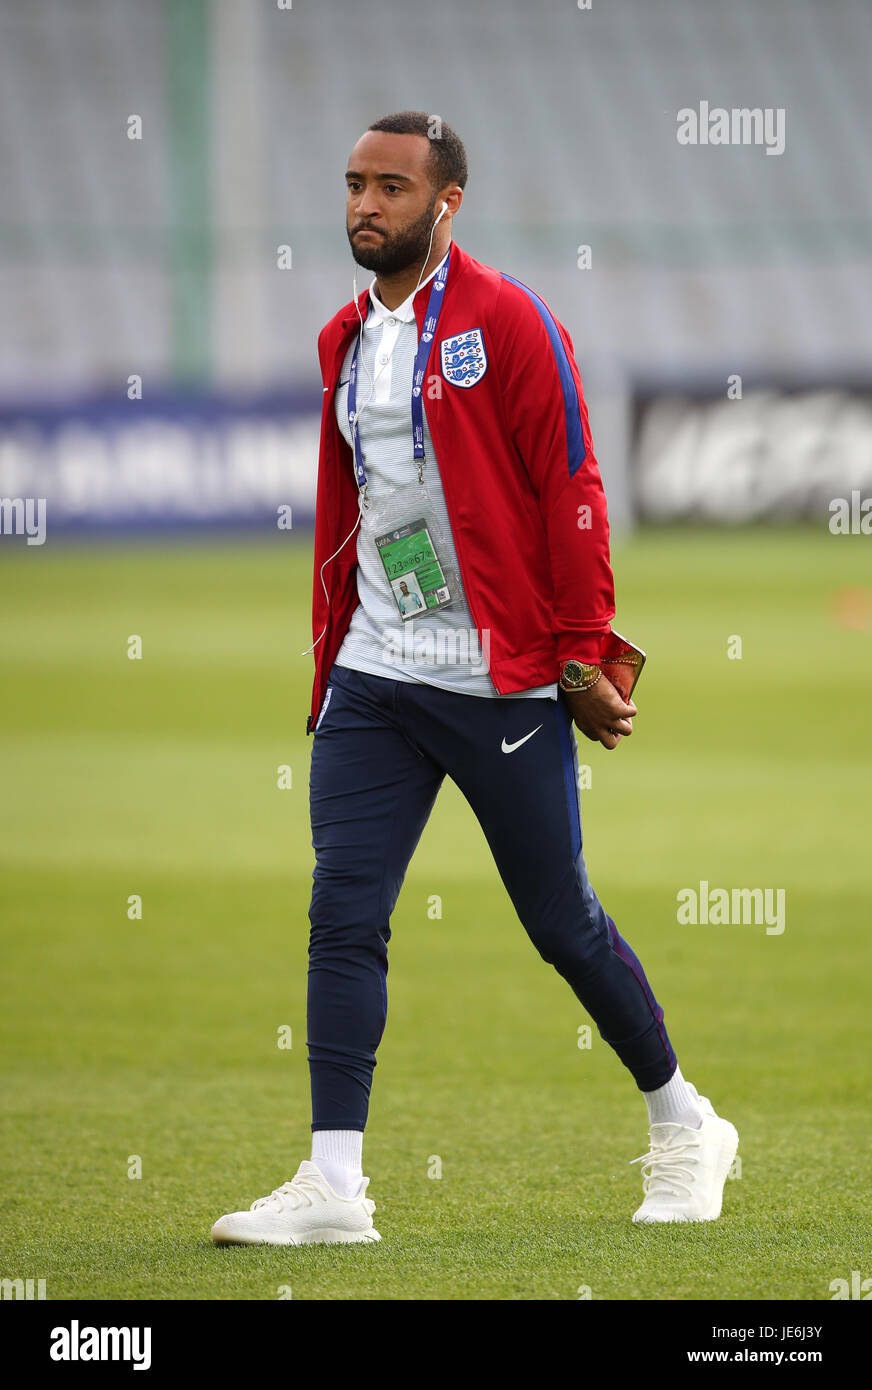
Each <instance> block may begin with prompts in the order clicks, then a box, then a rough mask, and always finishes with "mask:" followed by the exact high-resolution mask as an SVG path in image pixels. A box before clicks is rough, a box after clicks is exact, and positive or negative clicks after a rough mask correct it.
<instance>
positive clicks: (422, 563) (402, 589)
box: [374, 517, 452, 622]
mask: <svg viewBox="0 0 872 1390" xmlns="http://www.w3.org/2000/svg"><path fill="white" fill-rule="evenodd" d="M374 539H375V544H376V548H377V550H378V553H379V558H380V559H381V562H382V564H383V565H384V570H385V574H386V575H387V579H388V583H389V584H390V586H391V592H392V594H393V596H394V600H395V602H396V605H397V610H398V612H399V614H400V616H401V618H402V619H403V621H404V622H405V620H406V619H407V618H414V617H415V615H416V614H418V613H426V612H428V611H430V610H432V609H434V608H441V607H443V606H444V605H445V604H447V603H450V602H451V600H452V594H451V590H450V588H449V585H448V582H447V580H446V577H445V573H444V571H443V569H442V566H441V564H440V563H439V557H438V555H437V554H436V547H435V545H434V544H433V540H432V538H431V535H430V528H429V527H428V525H427V522H426V520H425V519H424V518H423V517H418V518H417V520H415V521H407V522H404V524H403V525H402V526H399V527H397V528H395V529H394V530H393V531H385V532H384V533H383V534H382V535H380V536H375V537H374Z"/></svg>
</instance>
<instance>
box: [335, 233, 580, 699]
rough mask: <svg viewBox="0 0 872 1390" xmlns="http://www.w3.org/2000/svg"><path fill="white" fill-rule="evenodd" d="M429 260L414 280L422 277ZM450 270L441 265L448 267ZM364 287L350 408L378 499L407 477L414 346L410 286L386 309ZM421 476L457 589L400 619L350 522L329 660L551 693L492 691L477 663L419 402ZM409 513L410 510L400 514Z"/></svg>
mask: <svg viewBox="0 0 872 1390" xmlns="http://www.w3.org/2000/svg"><path fill="white" fill-rule="evenodd" d="M443 263H444V260H443V261H442V262H440V265H441V264H443ZM438 269H439V266H436V268H435V269H434V271H433V273H432V274H431V275H428V277H427V279H426V280H424V281H422V285H421V286H419V289H420V288H422V287H423V286H424V285H427V284H429V282H430V281H431V280H432V279H433V276H434V275H435V274H436V271H437V270H438ZM449 273H450V272H449ZM375 285H376V281H375V280H373V282H372V284H371V285H370V287H369V308H368V313H367V317H366V321H365V324H364V328H363V340H362V342H361V346H360V354H359V356H358V361H357V409H358V412H360V419H359V424H358V429H359V437H360V446H361V449H362V451H363V461H364V466H365V468H366V479H367V497H368V499H369V500H370V501H371V502H378V501H379V500H380V499H381V498H383V497H384V496H385V495H386V493H388V492H389V491H391V490H392V489H394V488H397V487H400V486H403V485H405V484H408V483H410V482H415V481H416V480H417V477H418V469H417V464H416V462H415V458H414V451H413V447H412V415H411V399H412V372H413V369H414V361H415V354H416V352H417V349H418V325H417V323H416V321H415V309H414V299H415V295H414V293H413V294H410V295H409V297H408V299H406V300H404V301H403V303H402V304H401V305H399V307H398V308H396V309H387V308H386V307H385V305H384V304H382V302H381V300H380V299H379V297H378V295H377V294H376V290H375ZM356 342H357V337H356V336H355V338H354V339H352V342H351V344H350V346H349V348H348V351H347V353H346V355H345V361H344V362H343V364H342V370H341V371H340V373H339V385H338V387H337V390H336V396H335V403H336V418H337V421H338V424H339V428H340V430H341V431H342V434H343V436H344V438H345V441H346V443H347V444H349V445H350V444H351V430H350V428H349V425H348V376H349V371H350V369H351V361H352V358H353V356H354V348H355V344H356ZM424 454H425V463H424V481H425V483H426V485H427V491H428V492H429V494H430V507H431V510H432V511H433V512H434V514H435V518H436V521H437V524H438V526H439V527H440V528H441V532H442V536H443V545H442V549H441V550H440V555H439V558H440V561H441V562H442V563H443V566H444V567H447V568H449V569H453V571H454V573H455V575H456V576H457V588H458V594H457V598H456V599H455V601H454V603H453V604H452V605H451V606H450V607H448V608H440V609H436V610H434V611H425V612H424V613H422V614H421V616H420V617H417V616H416V617H411V618H408V619H406V620H405V621H404V620H403V619H402V618H401V617H400V615H399V613H398V611H397V605H396V603H395V601H394V598H393V594H392V592H391V586H390V583H389V581H388V578H387V575H386V574H385V571H384V566H383V565H382V562H381V560H380V559H379V557H378V554H377V553H376V549H375V546H374V544H373V541H372V538H371V537H370V536H369V535H368V534H367V533H365V532H364V530H363V528H362V526H361V527H360V528H359V529H358V532H357V563H358V570H357V593H358V597H359V599H360V603H359V604H358V606H357V608H356V609H355V610H354V613H353V615H352V618H351V624H350V626H349V629H348V631H347V633H346V634H345V638H344V640H343V642H342V646H341V647H340V649H339V652H338V654H337V657H336V661H337V664H338V665H340V666H348V667H351V668H352V669H354V670H358V671H366V672H368V673H369V674H370V675H376V676H388V677H389V678H391V679H392V680H400V681H417V682H420V683H422V684H424V685H435V686H438V687H440V688H441V689H443V690H455V691H458V692H459V693H460V694H463V695H481V696H486V697H488V698H490V699H510V698H515V699H516V698H518V697H519V696H530V697H534V696H536V697H539V698H541V697H543V696H546V697H548V696H550V698H551V699H554V700H556V699H557V685H556V683H555V684H554V685H547V686H537V687H536V688H534V689H531V690H522V691H515V692H513V694H512V695H511V696H500V695H499V694H498V692H497V691H496V689H495V688H494V684H493V681H492V680H491V678H490V675H489V674H488V669H487V660H486V658H487V646H486V642H487V638H486V637H485V639H484V642H482V641H480V640H479V636H478V633H477V631H476V627H475V624H474V623H473V621H472V616H471V614H470V611H469V608H468V606H467V602H466V596H465V594H464V593H463V587H462V582H461V580H460V565H459V564H458V560H457V551H456V550H455V547H454V538H453V536H452V533H451V523H450V521H449V517H448V508H447V507H446V505H445V494H444V493H443V491H442V480H441V478H440V476H439V466H438V460H437V458H436V452H435V450H434V448H433V440H432V438H431V437H430V430H429V427H428V424H427V414H426V411H425V412H424ZM410 519H411V518H410Z"/></svg>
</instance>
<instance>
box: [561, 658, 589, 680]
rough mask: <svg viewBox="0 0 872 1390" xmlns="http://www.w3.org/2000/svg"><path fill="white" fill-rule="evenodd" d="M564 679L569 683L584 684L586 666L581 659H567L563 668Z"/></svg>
mask: <svg viewBox="0 0 872 1390" xmlns="http://www.w3.org/2000/svg"><path fill="white" fill-rule="evenodd" d="M563 680H564V682H565V683H566V684H567V685H583V684H584V667H583V666H582V664H581V662H580V661H567V663H566V665H565V666H564V668H563Z"/></svg>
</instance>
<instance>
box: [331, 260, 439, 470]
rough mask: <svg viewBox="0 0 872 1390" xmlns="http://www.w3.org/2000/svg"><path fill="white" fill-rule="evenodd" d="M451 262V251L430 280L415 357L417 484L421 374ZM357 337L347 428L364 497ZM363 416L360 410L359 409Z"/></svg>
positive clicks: (420, 457)
mask: <svg viewBox="0 0 872 1390" xmlns="http://www.w3.org/2000/svg"><path fill="white" fill-rule="evenodd" d="M450 261H451V248H450V247H449V249H448V254H447V256H446V257H445V260H444V261H443V262H442V264H441V266H440V267H439V269H438V270H437V272H436V274H435V276H434V277H433V285H432V288H431V290H430V298H429V299H428V300H427V313H426V315H425V318H424V329H423V332H422V333H421V337H420V339H419V340H418V350H417V352H416V353H415V366H414V370H413V372H412V442H413V445H414V451H415V460H416V462H417V464H418V481H419V482H423V466H424V465H423V459H424V404H423V400H422V397H421V390H422V387H423V384H424V373H425V372H426V370H427V359H428V358H429V356H430V344H431V343H432V341H433V338H434V336H435V333H436V325H437V323H438V322H439V315H440V314H441V312H442V303H443V300H444V295H443V293H442V291H443V290H444V289H445V281H446V279H447V278H448V266H449V262H450ZM360 336H361V335H360V334H358V337H357V342H356V343H355V345H354V356H353V357H352V359H351V371H350V372H349V374H348V427H349V429H350V430H351V437H352V439H353V441H354V472H355V475H356V477H357V486H358V488H363V489H364V496H365V495H366V493H365V489H366V469H365V468H364V466H363V451H362V450H361V447H360V436H359V429H358V420H357V356H358V353H359V351H360ZM361 414H363V409H361Z"/></svg>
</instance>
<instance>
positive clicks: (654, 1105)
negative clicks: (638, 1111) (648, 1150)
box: [642, 1067, 703, 1129]
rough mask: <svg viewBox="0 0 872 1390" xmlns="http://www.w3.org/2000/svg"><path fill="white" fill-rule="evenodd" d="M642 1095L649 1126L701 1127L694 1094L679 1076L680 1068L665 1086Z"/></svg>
mask: <svg viewBox="0 0 872 1390" xmlns="http://www.w3.org/2000/svg"><path fill="white" fill-rule="evenodd" d="M642 1095H643V1096H644V1097H645V1100H646V1102H647V1104H648V1123H649V1124H652V1125H662V1124H666V1123H669V1124H674V1125H690V1127H691V1129H699V1128H700V1126H701V1125H702V1121H703V1114H702V1110H701V1109H700V1107H699V1103H698V1102H697V1099H696V1094H695V1092H694V1091H693V1090H692V1088H691V1087H690V1086H689V1085H688V1084H687V1082H686V1081H685V1079H684V1077H683V1076H682V1075H681V1068H680V1067H676V1068H675V1071H674V1072H673V1073H672V1075H671V1077H670V1078H669V1080H668V1081H667V1083H666V1085H665V1086H658V1088H657V1090H656V1091H643V1092H642Z"/></svg>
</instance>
